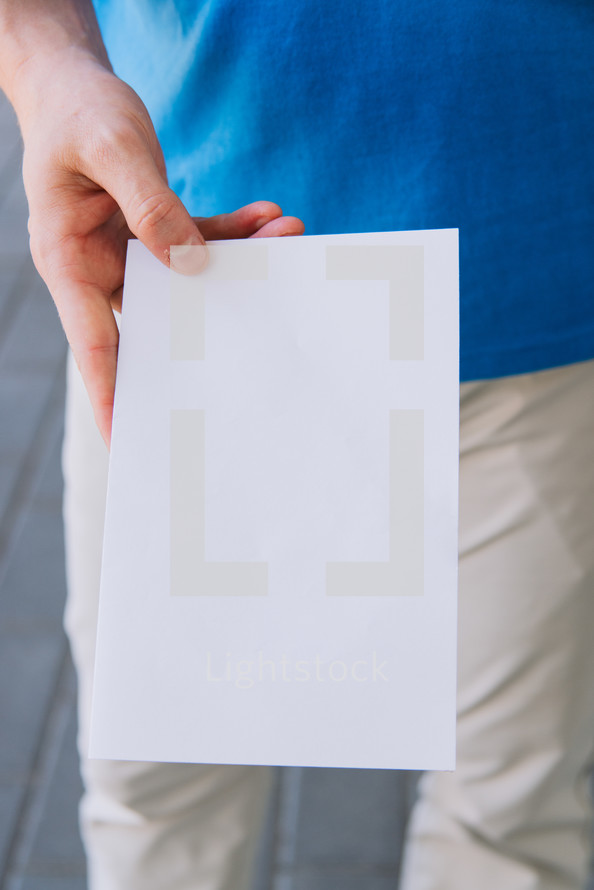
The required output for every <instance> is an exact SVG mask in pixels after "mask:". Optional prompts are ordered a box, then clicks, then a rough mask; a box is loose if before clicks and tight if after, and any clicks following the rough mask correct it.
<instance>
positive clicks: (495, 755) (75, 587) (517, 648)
mask: <svg viewBox="0 0 594 890" xmlns="http://www.w3.org/2000/svg"><path fill="white" fill-rule="evenodd" d="M106 471H107V453H106V450H105V447H104V445H103V443H102V442H101V440H100V437H99V435H98V433H97V432H96V430H95V428H94V425H93V421H92V416H91V412H90V409H89V406H88V403H87V399H86V395H85V393H84V390H83V388H82V385H81V382H80V379H79V377H78V374H77V372H76V371H75V369H74V367H73V363H71V364H70V367H69V386H68V406H67V428H66V440H65V445H64V473H65V482H66V491H65V519H66V543H67V563H68V579H69V598H68V605H67V611H66V619H65V623H66V628H67V632H68V634H69V637H70V640H71V644H72V649H73V655H74V659H75V663H76V666H77V670H78V675H79V682H80V749H81V752H82V766H83V776H84V780H85V785H86V794H85V796H84V799H83V802H82V806H81V822H82V829H83V835H84V840H85V844H86V847H87V852H88V857H89V871H90V886H91V890H165V888H167V890H248V888H249V886H250V872H251V869H252V864H253V857H254V852H255V849H256V845H257V841H258V836H259V832H260V830H261V824H262V818H263V814H264V812H265V808H266V804H267V800H268V796H269V792H270V787H271V770H270V769H269V768H267V767H240V766H210V765H198V766H196V765H186V764H149V763H126V762H109V761H89V760H87V759H86V757H85V755H84V752H85V751H86V746H87V735H88V719H89V707H90V692H91V678H92V667H93V657H94V638H95V622H96V612H97V590H98V580H99V565H100V555H101V537H102V522H103V509H104V499H105V484H106ZM460 485H461V527H460V556H461V559H460V647H459V648H460V663H459V698H458V767H457V770H456V772H455V773H441V774H433V773H428V774H426V775H425V776H424V779H423V781H422V784H421V794H420V797H419V801H418V803H417V805H416V807H415V810H414V812H413V816H412V819H411V823H410V828H409V837H408V844H407V855H406V860H405V863H404V871H403V878H402V886H403V888H404V890H537V888H538V890H578V888H579V890H581V888H582V887H583V886H584V882H585V880H586V876H587V872H588V864H589V862H588V860H589V839H590V831H591V810H590V802H589V797H588V793H587V782H588V773H589V769H590V764H591V761H592V749H593V741H594V645H593V638H594V362H586V363H583V364H579V365H572V366H568V367H564V368H559V369H553V370H550V371H545V372H541V373H538V374H526V375H522V376H519V377H509V378H504V379H501V380H496V381H488V382H478V383H469V384H463V385H462V387H461V483H460Z"/></svg>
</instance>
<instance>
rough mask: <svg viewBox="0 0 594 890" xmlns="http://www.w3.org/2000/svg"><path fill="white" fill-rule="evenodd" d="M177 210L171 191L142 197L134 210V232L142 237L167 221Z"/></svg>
mask: <svg viewBox="0 0 594 890" xmlns="http://www.w3.org/2000/svg"><path fill="white" fill-rule="evenodd" d="M176 212H177V204H176V202H175V199H174V198H173V197H172V195H171V193H168V192H161V193H157V194H152V195H148V196H146V197H145V198H142V199H141V200H140V201H139V203H138V204H137V206H136V208H135V211H134V228H135V230H136V231H135V234H136V235H137V236H138V237H139V238H142V237H143V235H149V234H150V233H151V232H154V230H155V229H158V228H160V227H161V226H162V225H163V224H164V223H169V222H170V221H171V220H172V218H173V217H174V216H175V214H176Z"/></svg>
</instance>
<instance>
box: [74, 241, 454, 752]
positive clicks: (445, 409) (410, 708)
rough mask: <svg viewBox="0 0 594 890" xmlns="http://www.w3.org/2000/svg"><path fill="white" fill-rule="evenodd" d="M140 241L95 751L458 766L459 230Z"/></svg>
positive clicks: (128, 314)
mask: <svg viewBox="0 0 594 890" xmlns="http://www.w3.org/2000/svg"><path fill="white" fill-rule="evenodd" d="M209 250H210V263H209V266H208V268H207V269H206V270H205V271H204V272H203V273H201V274H200V275H198V276H194V277H191V278H188V277H184V276H180V275H176V274H175V273H173V272H170V271H169V270H167V269H166V268H165V267H164V266H163V265H162V264H161V263H159V262H158V261H157V260H156V259H154V257H152V256H151V255H150V253H149V252H148V251H147V250H146V249H145V248H144V247H143V246H142V244H140V243H139V242H131V243H130V244H129V247H128V259H127V266H126V280H125V290H124V311H123V316H122V324H121V341H120V352H119V364H118V378H117V386H116V402H115V412H114V425H113V440H112V450H111V458H110V468H109V486H108V498H107V512H106V524H105V540H104V554H103V570H102V581H101V599H100V614H99V631H98V640H97V658H96V671H95V687H94V703H93V720H92V733H91V750H90V754H91V756H92V757H100V758H113V759H125V760H150V761H181V762H203V763H244V764H274V765H277V764H278V765H301V766H336V767H380V768H402V769H453V767H454V759H455V696H456V570H457V494H458V394H459V390H458V239H457V230H453V229H447V230H434V231H420V232H381V233H365V234H348V235H323V236H302V237H290V238H278V239H275V238H266V239H248V240H242V241H239V240H238V241H225V242H212V243H209Z"/></svg>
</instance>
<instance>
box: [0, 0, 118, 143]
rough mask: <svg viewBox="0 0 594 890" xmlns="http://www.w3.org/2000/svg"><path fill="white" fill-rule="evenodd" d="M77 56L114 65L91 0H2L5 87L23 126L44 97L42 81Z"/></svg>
mask: <svg viewBox="0 0 594 890" xmlns="http://www.w3.org/2000/svg"><path fill="white" fill-rule="evenodd" d="M77 55H78V56H80V57H81V58H85V59H87V60H88V61H90V62H92V63H96V64H98V65H100V66H102V67H105V68H107V69H108V70H111V66H110V64H109V59H108V57H107V52H106V50H105V46H104V44H103V40H102V38H101V33H100V31H99V25H98V24H97V19H96V16H95V11H94V9H93V4H92V3H91V0H49V2H48V0H0V87H1V88H2V89H3V90H4V92H5V93H6V95H7V96H8V98H9V100H10V102H11V103H12V105H13V106H14V108H15V110H16V112H17V115H18V117H19V121H20V123H21V127H23V126H24V125H25V124H26V121H27V119H28V118H29V116H30V114H31V113H34V112H35V107H36V102H38V101H41V95H42V92H41V91H40V90H39V89H38V85H39V84H41V83H43V82H44V80H45V82H46V84H47V81H48V78H50V79H51V75H52V71H54V72H55V71H56V69H57V68H58V67H59V66H60V64H61V62H62V60H63V59H64V58H65V57H66V56H70V57H72V56H77ZM73 86H74V85H73Z"/></svg>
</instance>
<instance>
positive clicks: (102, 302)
mask: <svg viewBox="0 0 594 890" xmlns="http://www.w3.org/2000/svg"><path fill="white" fill-rule="evenodd" d="M0 86H1V87H2V89H3V90H4V91H5V93H6V94H7V95H8V98H9V99H10V101H11V102H12V104H13V106H14V108H15V110H16V113H17V116H18V119H19V124H20V127H21V131H22V134H23V140H24V146H25V153H24V160H23V178H24V182H25V190H26V193H27V199H28V202H29V234H30V243H31V253H32V256H33V259H34V262H35V265H36V266H37V269H38V270H39V272H40V274H41V276H42V277H43V279H44V280H45V282H46V284H47V285H48V288H49V290H50V293H51V294H52V297H53V298H54V301H55V303H56V306H57V309H58V312H59V314H60V319H61V321H62V324H63V326H64V330H65V332H66V336H67V337H68V341H69V343H70V346H71V348H72V351H73V353H74V357H75V359H76V361H77V363H78V365H79V368H80V370H81V373H82V376H83V378H84V381H85V384H86V386H87V390H88V392H89V396H90V399H91V402H92V404H93V409H94V412H95V419H96V421H97V425H98V426H99V429H100V430H101V433H102V435H103V437H104V439H105V441H106V442H107V443H109V440H110V435H111V415H112V411H113V391H114V384H115V371H116V361H117V347H118V329H117V325H116V323H115V320H114V316H113V311H112V309H113V307H114V306H115V307H117V306H118V304H119V302H120V300H121V288H122V283H123V274H124V259H125V248H126V242H127V240H128V239H129V238H130V237H131V236H135V237H137V238H139V239H140V240H141V241H142V242H143V243H144V244H145V245H146V246H147V247H148V248H149V250H151V252H152V253H153V254H154V255H155V256H156V257H157V258H158V259H159V260H161V261H162V262H163V263H165V264H166V265H168V264H169V247H170V245H171V244H188V245H204V240H205V238H208V239H209V240H214V239H216V238H239V237H248V236H252V237H254V236H270V235H284V234H300V233H301V232H302V231H303V224H302V223H301V221H300V220H296V219H295V218H293V217H282V211H281V210H280V208H279V207H278V205H276V204H272V203H270V202H267V201H258V202H255V203H254V204H250V205H248V206H247V207H244V208H241V209H239V210H237V211H235V213H231V214H225V215H223V216H219V217H212V218H210V219H203V218H200V220H199V225H200V229H199V228H198V225H197V223H196V221H195V220H193V219H192V217H191V216H190V215H189V214H188V212H187V211H186V209H185V208H184V206H183V204H182V203H181V201H180V200H179V199H178V198H177V196H176V195H175V194H174V193H173V192H172V191H171V190H170V189H169V187H168V185H167V176H166V171H165V163H164V160H163V155H162V152H161V148H160V146H159V143H158V140H157V137H156V135H155V131H154V129H153V125H152V123H151V120H150V117H149V115H148V112H147V110H146V108H145V106H144V105H143V103H142V101H141V100H140V99H139V97H138V96H137V95H136V93H135V92H134V91H133V90H132V89H131V88H130V87H129V86H128V85H127V84H125V83H124V82H123V81H121V80H119V78H117V77H116V76H115V75H114V73H113V71H112V69H111V66H110V64H109V60H108V57H107V53H106V51H105V47H104V45H103V41H102V39H101V34H100V32H99V27H98V25H97V20H96V18H95V13H94V10H93V6H92V3H91V2H90V0H0ZM188 262H189V263H190V264H191V265H188V266H187V267H186V268H180V269H179V271H181V272H186V273H189V274H192V273H196V272H198V271H199V270H200V268H202V267H203V266H204V265H205V264H206V262H207V249H206V247H204V250H203V251H202V253H201V252H199V251H195V250H193V251H189V254H188Z"/></svg>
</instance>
